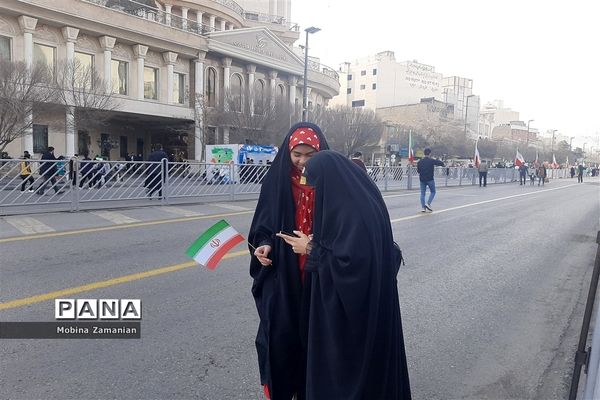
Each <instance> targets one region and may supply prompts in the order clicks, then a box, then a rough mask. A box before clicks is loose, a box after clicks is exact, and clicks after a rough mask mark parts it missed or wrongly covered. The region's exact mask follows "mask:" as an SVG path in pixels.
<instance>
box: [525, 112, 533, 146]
mask: <svg viewBox="0 0 600 400" xmlns="http://www.w3.org/2000/svg"><path fill="white" fill-rule="evenodd" d="M533 121H535V120H534V119H530V120H529V121H527V147H526V148H529V124H530V123H531V122H533Z"/></svg>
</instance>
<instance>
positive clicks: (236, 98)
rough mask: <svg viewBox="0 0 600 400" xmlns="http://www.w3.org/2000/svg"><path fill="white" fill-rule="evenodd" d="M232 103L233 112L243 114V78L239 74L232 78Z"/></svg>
mask: <svg viewBox="0 0 600 400" xmlns="http://www.w3.org/2000/svg"><path fill="white" fill-rule="evenodd" d="M230 90H231V102H232V103H233V104H232V107H231V108H232V111H237V112H242V93H243V92H242V91H243V85H242V77H241V76H240V75H239V74H233V76H232V78H231V89H230Z"/></svg>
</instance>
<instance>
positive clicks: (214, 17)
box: [208, 15, 217, 32]
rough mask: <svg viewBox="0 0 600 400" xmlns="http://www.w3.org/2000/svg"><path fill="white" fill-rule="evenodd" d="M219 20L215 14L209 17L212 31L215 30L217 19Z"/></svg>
mask: <svg viewBox="0 0 600 400" xmlns="http://www.w3.org/2000/svg"><path fill="white" fill-rule="evenodd" d="M216 20H217V17H216V16H215V15H211V16H210V19H209V25H208V26H209V28H210V31H211V32H214V30H215V21H216Z"/></svg>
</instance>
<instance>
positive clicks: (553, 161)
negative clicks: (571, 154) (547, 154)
mask: <svg viewBox="0 0 600 400" xmlns="http://www.w3.org/2000/svg"><path fill="white" fill-rule="evenodd" d="M552 168H554V169H556V168H558V163H557V162H556V157H555V156H554V153H552Z"/></svg>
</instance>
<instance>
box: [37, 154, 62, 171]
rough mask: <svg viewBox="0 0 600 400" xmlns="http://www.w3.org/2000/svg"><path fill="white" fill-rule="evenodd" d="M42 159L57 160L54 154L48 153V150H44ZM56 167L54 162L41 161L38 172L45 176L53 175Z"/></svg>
mask: <svg viewBox="0 0 600 400" xmlns="http://www.w3.org/2000/svg"><path fill="white" fill-rule="evenodd" d="M42 160H51V161H54V160H57V158H56V157H54V154H52V153H50V152H49V151H47V152H45V153H44V154H42ZM57 171H58V170H57V168H56V163H53V162H43V163H42V165H40V174H41V175H45V176H53V175H56V172H57Z"/></svg>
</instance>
